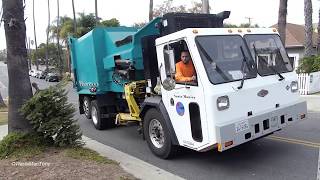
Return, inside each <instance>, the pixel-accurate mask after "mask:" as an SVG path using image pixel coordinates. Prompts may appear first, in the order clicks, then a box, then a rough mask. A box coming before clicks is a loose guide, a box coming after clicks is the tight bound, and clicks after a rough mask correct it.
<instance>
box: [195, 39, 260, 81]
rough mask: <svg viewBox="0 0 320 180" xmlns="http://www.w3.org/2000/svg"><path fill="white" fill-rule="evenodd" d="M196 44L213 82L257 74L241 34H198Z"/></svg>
mask: <svg viewBox="0 0 320 180" xmlns="http://www.w3.org/2000/svg"><path fill="white" fill-rule="evenodd" d="M196 44H197V47H198V49H199V53H200V56H201V59H202V61H203V64H204V66H205V69H206V72H207V75H208V77H209V80H210V81H211V83H213V84H221V83H226V82H232V81H238V80H242V79H249V78H254V77H256V76H257V70H256V66H255V63H254V61H253V59H252V57H251V55H250V52H249V50H248V47H247V45H246V44H245V42H244V40H243V38H242V37H241V36H239V35H228V36H198V37H196Z"/></svg>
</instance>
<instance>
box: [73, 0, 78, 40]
mask: <svg viewBox="0 0 320 180" xmlns="http://www.w3.org/2000/svg"><path fill="white" fill-rule="evenodd" d="M72 11H73V35H74V36H76V34H77V20H76V11H75V9H74V0H72Z"/></svg>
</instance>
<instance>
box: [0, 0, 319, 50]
mask: <svg viewBox="0 0 320 180" xmlns="http://www.w3.org/2000/svg"><path fill="white" fill-rule="evenodd" d="M74 1H75V4H76V7H75V9H76V11H77V12H85V13H93V12H94V0H74ZM163 1H164V0H154V3H155V5H154V7H156V6H157V5H159V4H161V3H162V2H163ZM192 1H196V2H200V0H183V1H182V0H175V4H177V5H178V4H184V5H186V6H191V2H192ZM56 2H57V1H56V0H50V9H51V19H54V18H55V17H56V16H57V13H56ZM209 2H210V6H211V13H219V12H221V11H224V10H229V11H231V15H230V18H229V19H228V20H226V22H227V23H232V24H241V23H247V22H248V19H247V18H246V17H250V18H252V23H253V24H259V25H260V26H263V27H269V26H271V25H273V24H275V23H277V19H278V8H279V0H241V1H240V0H209ZM303 3H304V1H303V0H288V16H287V22H289V23H295V24H304V14H303ZM312 3H313V22H314V23H317V22H318V11H319V4H320V1H318V0H312ZM98 5H99V6H98V14H99V16H100V17H101V18H102V19H110V18H117V19H118V20H119V21H120V23H121V25H125V26H130V25H132V24H134V23H135V22H146V21H148V6H149V0H116V1H112V0H98ZM0 7H2V2H1V1H0ZM35 7H36V8H35V9H36V25H37V27H36V28H37V40H38V44H40V43H42V42H45V41H46V33H45V29H46V27H47V0H35ZM60 15H61V16H63V15H68V16H70V17H72V6H71V0H60ZM25 17H26V18H27V20H26V26H27V36H28V37H30V38H31V39H33V23H32V0H26V10H25ZM5 47H6V44H5V36H4V30H3V26H1V27H0V49H4V48H5Z"/></svg>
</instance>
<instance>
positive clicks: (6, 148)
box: [0, 133, 51, 159]
mask: <svg viewBox="0 0 320 180" xmlns="http://www.w3.org/2000/svg"><path fill="white" fill-rule="evenodd" d="M48 144H51V142H48V141H46V140H45V139H43V138H42V137H41V136H39V135H38V134H37V133H29V134H24V133H9V134H8V135H7V136H5V137H4V138H3V139H2V141H0V159H4V158H7V157H29V156H30V157H31V156H34V155H35V154H39V153H41V152H42V151H43V150H44V147H45V146H46V145H48Z"/></svg>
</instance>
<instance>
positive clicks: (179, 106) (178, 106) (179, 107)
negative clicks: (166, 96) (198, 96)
mask: <svg viewBox="0 0 320 180" xmlns="http://www.w3.org/2000/svg"><path fill="white" fill-rule="evenodd" d="M176 111H177V113H178V114H179V115H180V116H183V115H184V106H183V104H182V103H181V102H177V104H176Z"/></svg>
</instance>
